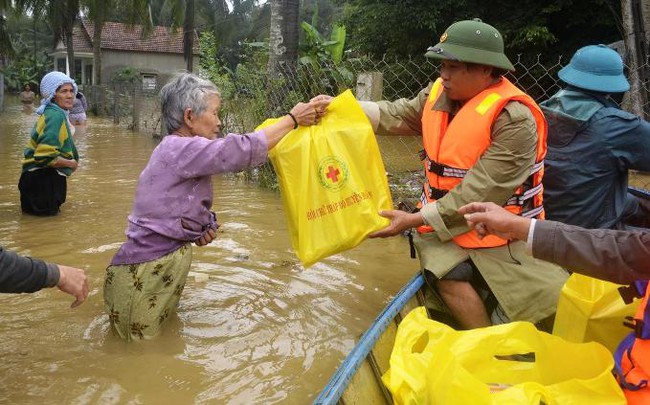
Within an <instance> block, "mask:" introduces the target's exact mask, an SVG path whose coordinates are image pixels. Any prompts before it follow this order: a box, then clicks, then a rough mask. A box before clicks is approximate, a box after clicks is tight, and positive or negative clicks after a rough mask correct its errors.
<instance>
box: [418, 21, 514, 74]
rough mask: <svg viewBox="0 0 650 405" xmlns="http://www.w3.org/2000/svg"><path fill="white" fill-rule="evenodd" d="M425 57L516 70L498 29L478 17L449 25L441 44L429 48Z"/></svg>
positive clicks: (441, 38)
mask: <svg viewBox="0 0 650 405" xmlns="http://www.w3.org/2000/svg"><path fill="white" fill-rule="evenodd" d="M424 56H426V57H427V58H432V59H448V60H457V61H459V62H466V63H477V64H480V65H487V66H494V67H496V68H501V69H505V70H510V71H512V72H514V71H515V67H514V66H513V65H512V63H511V62H510V60H509V59H508V57H507V56H506V55H505V54H504V53H503V37H501V34H500V33H499V31H497V29H496V28H494V27H493V26H491V25H489V24H486V23H484V22H482V21H481V20H480V19H479V18H475V19H473V20H463V21H458V22H455V23H453V24H452V25H450V26H449V28H447V30H446V31H445V32H444V33H443V34H442V36H441V37H440V42H439V43H438V45H436V46H432V47H429V49H427V53H425V54H424Z"/></svg>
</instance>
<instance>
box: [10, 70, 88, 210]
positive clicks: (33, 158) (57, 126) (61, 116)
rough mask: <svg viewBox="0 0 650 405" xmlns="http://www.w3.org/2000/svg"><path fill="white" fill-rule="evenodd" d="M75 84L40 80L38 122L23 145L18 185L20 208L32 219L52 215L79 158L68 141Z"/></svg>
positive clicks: (63, 78)
mask: <svg viewBox="0 0 650 405" xmlns="http://www.w3.org/2000/svg"><path fill="white" fill-rule="evenodd" d="M76 93H77V84H76V83H75V82H74V80H72V79H71V78H70V77H68V76H67V75H66V74H64V73H61V72H50V73H48V74H46V75H45V76H43V79H42V80H41V96H42V100H41V105H40V107H39V108H38V109H37V110H36V114H37V115H38V119H37V120H36V124H34V128H32V131H31V135H30V137H29V140H28V141H27V145H26V146H25V151H24V159H23V161H22V164H23V171H22V174H21V175H20V180H19V182H18V189H19V190H20V207H21V208H22V210H23V212H25V213H28V214H33V215H41V216H47V215H56V214H58V213H59V211H60V207H61V204H63V203H64V202H65V197H66V193H67V182H66V179H67V177H68V176H70V175H71V174H72V172H74V171H75V170H76V169H77V165H78V162H79V154H78V153H77V148H76V147H75V145H74V142H73V140H72V127H71V125H70V121H69V120H68V111H69V110H70V108H72V104H73V103H74V97H75V94H76Z"/></svg>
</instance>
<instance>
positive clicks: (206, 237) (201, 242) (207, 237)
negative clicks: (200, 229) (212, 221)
mask: <svg viewBox="0 0 650 405" xmlns="http://www.w3.org/2000/svg"><path fill="white" fill-rule="evenodd" d="M216 238H217V231H216V230H214V229H212V228H209V229H208V230H207V231H205V232H204V233H203V235H201V237H200V238H198V239H197V240H195V241H194V243H195V244H196V246H205V245H207V244H208V243H210V242H212V241H213V240H215V239H216Z"/></svg>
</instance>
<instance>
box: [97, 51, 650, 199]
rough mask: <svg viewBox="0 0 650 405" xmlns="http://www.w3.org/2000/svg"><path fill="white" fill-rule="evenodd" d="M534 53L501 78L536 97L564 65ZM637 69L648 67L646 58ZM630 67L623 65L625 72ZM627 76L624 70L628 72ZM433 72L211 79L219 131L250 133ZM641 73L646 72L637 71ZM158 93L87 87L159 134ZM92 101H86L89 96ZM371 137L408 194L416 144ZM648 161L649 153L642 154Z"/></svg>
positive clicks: (260, 175)
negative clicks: (300, 107)
mask: <svg viewBox="0 0 650 405" xmlns="http://www.w3.org/2000/svg"><path fill="white" fill-rule="evenodd" d="M547 60H548V59H544V61H543V60H542V59H541V57H540V56H539V55H538V56H534V57H530V56H525V55H520V56H518V57H517V58H516V60H513V64H514V65H515V68H516V72H515V73H508V74H507V77H508V78H509V79H510V80H511V81H512V82H513V83H515V84H516V85H517V86H518V87H519V88H521V89H522V90H524V91H525V92H526V93H527V94H529V95H530V96H531V97H533V98H534V99H535V100H536V101H538V102H541V101H543V100H545V99H547V98H549V97H550V96H551V95H553V94H554V93H555V92H557V91H558V90H559V89H560V88H561V86H562V83H561V82H560V81H559V79H558V78H557V72H558V71H559V70H560V69H561V68H562V67H563V66H564V64H565V63H568V59H565V58H563V57H558V58H557V59H556V60H554V61H552V62H548V61H547ZM639 69H641V70H643V73H647V72H649V71H650V63H646V64H645V65H644V66H642V67H640V68H639ZM628 70H629V69H628ZM628 73H630V72H628ZM437 76H438V66H437V64H435V63H433V62H432V61H430V60H427V59H424V58H422V59H407V60H389V59H385V58H384V59H380V60H370V59H364V58H355V59H348V60H347V61H345V62H343V63H341V64H338V65H334V64H332V63H330V62H312V63H308V64H300V65H298V66H292V67H287V68H286V69H282V71H281V72H279V73H277V74H276V75H269V74H268V73H267V72H266V69H260V68H259V67H258V68H255V67H247V66H242V67H240V68H238V69H237V70H236V71H235V72H234V73H231V74H227V75H223V76H217V77H210V79H212V80H213V81H214V82H215V83H216V84H217V85H218V86H219V88H220V89H221V91H222V98H223V103H222V116H221V118H222V121H223V123H224V132H237V133H243V132H250V131H251V130H252V129H254V128H255V126H256V125H257V124H259V123H261V122H262V121H264V120H265V119H266V118H268V117H273V116H280V115H282V114H283V113H284V112H286V111H289V110H290V109H291V107H293V106H294V105H295V104H296V103H297V102H299V101H306V100H309V99H310V98H312V97H313V96H315V95H318V94H330V95H336V94H339V93H341V92H342V91H344V90H346V89H351V90H352V92H353V93H354V94H355V95H356V97H357V98H358V99H360V100H396V99H398V98H412V97H414V96H416V95H417V93H418V92H419V91H420V90H421V89H423V88H424V87H426V86H427V84H428V83H429V82H430V81H431V80H433V79H435V78H436V77H437ZM640 76H641V77H648V76H649V75H648V74H643V75H640ZM158 90H159V88H157V89H150V90H143V89H142V88H141V87H139V86H119V85H111V86H107V87H103V88H100V89H92V90H91V91H90V92H91V97H93V98H94V99H95V100H94V103H92V104H93V105H95V106H98V108H99V109H100V110H102V109H103V111H100V113H104V114H108V115H111V116H113V117H114V121H115V122H119V123H121V124H124V125H127V126H129V127H130V128H132V129H135V130H139V131H145V132H150V133H152V134H160V133H161V132H162V131H163V129H162V128H161V121H160V112H159V107H158ZM649 94H650V83H649V82H647V81H646V82H643V83H642V84H641V90H640V91H639V92H636V93H634V94H630V93H629V92H628V94H626V97H625V98H624V99H623V100H622V108H624V109H626V110H629V111H633V112H636V113H637V114H640V115H643V116H644V118H646V119H647V118H648V117H650V96H649ZM91 101H93V100H91ZM378 142H379V145H380V149H381V152H382V157H383V159H384V164H385V166H386V170H387V172H388V174H389V176H390V178H391V181H390V182H391V185H392V187H393V192H394V193H396V194H398V195H400V194H405V195H415V194H417V190H419V188H420V184H421V183H420V180H419V176H420V173H419V172H420V167H421V166H420V161H419V158H418V152H419V150H420V149H421V148H422V146H421V140H420V139H419V138H418V137H393V136H391V137H379V138H378ZM649 158H650V157H649ZM248 174H249V175H250V176H251V177H252V178H254V179H256V180H258V181H260V182H262V183H264V184H265V185H267V186H270V187H274V186H275V184H276V182H275V180H274V179H275V177H274V173H273V168H272V167H271V166H270V165H265V166H263V167H261V168H258V169H255V170H252V171H250V172H248ZM631 182H632V183H633V185H636V186H638V187H642V188H646V189H650V175H648V174H644V173H633V175H632V176H631Z"/></svg>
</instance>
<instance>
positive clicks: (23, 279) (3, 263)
mask: <svg viewBox="0 0 650 405" xmlns="http://www.w3.org/2000/svg"><path fill="white" fill-rule="evenodd" d="M58 281H59V268H58V267H57V265H55V264H51V263H45V262H44V261H42V260H39V259H32V258H31V257H26V256H20V255H18V254H16V253H14V252H11V251H9V250H6V249H5V248H3V247H2V246H0V293H23V292H26V293H30V292H34V291H38V290H40V289H42V288H45V287H53V286H55V285H56V284H57V283H58Z"/></svg>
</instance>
